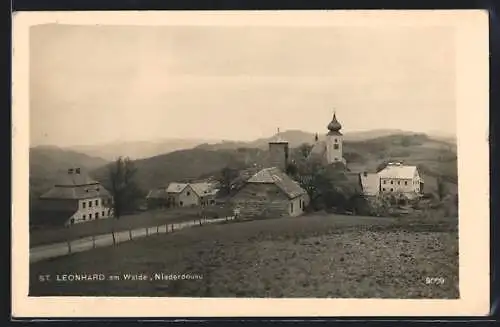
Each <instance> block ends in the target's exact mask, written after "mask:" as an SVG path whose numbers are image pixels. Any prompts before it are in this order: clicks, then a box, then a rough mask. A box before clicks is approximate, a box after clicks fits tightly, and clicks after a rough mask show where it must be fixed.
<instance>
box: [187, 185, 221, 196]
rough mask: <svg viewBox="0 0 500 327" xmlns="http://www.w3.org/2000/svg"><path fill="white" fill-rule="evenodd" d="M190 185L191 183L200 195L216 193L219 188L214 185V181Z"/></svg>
mask: <svg viewBox="0 0 500 327" xmlns="http://www.w3.org/2000/svg"><path fill="white" fill-rule="evenodd" d="M189 185H191V188H192V189H193V191H194V192H195V193H196V194H198V196H199V197H203V196H209V195H215V193H217V190H216V189H215V188H214V185H213V184H212V183H206V182H203V183H192V184H189Z"/></svg>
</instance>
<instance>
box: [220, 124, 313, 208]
mask: <svg viewBox="0 0 500 327" xmlns="http://www.w3.org/2000/svg"><path fill="white" fill-rule="evenodd" d="M288 155H289V151H288V142H287V141H286V140H284V139H283V138H282V137H281V136H280V134H279V130H278V134H277V135H276V138H275V139H273V140H271V141H270V142H269V166H268V167H266V168H264V169H261V170H259V171H257V172H256V173H254V174H253V175H252V176H251V177H250V178H248V179H246V181H245V182H244V183H243V185H242V186H241V187H239V189H238V190H237V192H236V194H235V195H234V196H233V197H232V198H231V200H230V201H231V203H232V204H233V206H234V207H235V208H236V209H238V210H239V215H240V217H243V218H251V217H263V218H265V217H282V216H298V215H301V214H302V213H303V212H304V209H305V207H306V206H307V205H308V204H309V197H308V195H307V192H306V191H305V190H304V189H303V188H302V187H300V185H299V183H298V182H296V181H294V180H293V179H292V178H291V177H290V176H288V175H287V174H286V173H285V171H286V168H287V165H288Z"/></svg>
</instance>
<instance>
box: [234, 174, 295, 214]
mask: <svg viewBox="0 0 500 327" xmlns="http://www.w3.org/2000/svg"><path fill="white" fill-rule="evenodd" d="M231 203H232V204H233V206H234V207H235V208H239V209H240V213H239V217H240V218H242V219H245V218H257V217H258V218H276V217H283V216H289V206H290V200H289V199H288V197H287V196H286V195H285V194H284V193H283V192H282V191H281V190H280V189H279V188H278V187H277V186H276V185H274V184H254V183H249V184H247V185H245V186H244V187H243V188H242V189H240V191H239V192H238V193H237V194H236V195H235V196H234V197H233V198H232V199H231Z"/></svg>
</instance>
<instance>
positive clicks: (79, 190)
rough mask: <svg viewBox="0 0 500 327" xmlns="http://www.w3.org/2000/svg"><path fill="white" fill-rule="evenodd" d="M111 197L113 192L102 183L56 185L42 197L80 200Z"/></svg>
mask: <svg viewBox="0 0 500 327" xmlns="http://www.w3.org/2000/svg"><path fill="white" fill-rule="evenodd" d="M104 197H111V194H110V193H109V192H108V190H106V189H105V188H104V187H102V186H101V185H100V184H93V185H82V186H54V187H53V188H52V189H50V190H49V191H48V192H46V193H45V194H43V195H42V196H41V197H40V199H59V200H80V199H89V198H104Z"/></svg>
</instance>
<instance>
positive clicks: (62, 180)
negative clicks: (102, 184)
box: [55, 173, 99, 186]
mask: <svg viewBox="0 0 500 327" xmlns="http://www.w3.org/2000/svg"><path fill="white" fill-rule="evenodd" d="M97 184H99V182H97V181H95V180H93V179H92V178H90V177H89V176H88V175H87V174H86V173H79V174H77V173H72V174H68V173H65V174H61V175H60V176H58V178H57V181H56V183H55V186H81V185H97Z"/></svg>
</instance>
